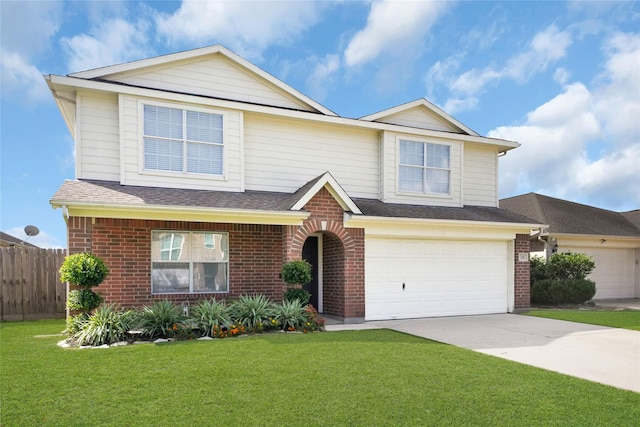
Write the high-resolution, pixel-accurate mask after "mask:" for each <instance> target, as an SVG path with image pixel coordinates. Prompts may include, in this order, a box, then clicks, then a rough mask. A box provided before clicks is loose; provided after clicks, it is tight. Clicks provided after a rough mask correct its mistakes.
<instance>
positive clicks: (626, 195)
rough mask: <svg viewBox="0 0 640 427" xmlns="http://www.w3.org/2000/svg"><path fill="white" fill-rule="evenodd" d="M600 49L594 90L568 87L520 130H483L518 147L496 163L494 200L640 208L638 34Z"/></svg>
mask: <svg viewBox="0 0 640 427" xmlns="http://www.w3.org/2000/svg"><path fill="white" fill-rule="evenodd" d="M606 49H607V54H608V55H609V56H608V59H607V61H606V64H605V66H604V69H605V71H604V73H603V75H602V76H600V80H599V81H598V82H597V83H598V84H599V86H597V87H595V88H593V89H591V90H589V89H588V88H587V87H586V86H585V85H584V84H582V83H573V84H570V85H567V86H565V88H564V91H563V92H562V93H561V94H559V95H557V96H556V97H554V98H553V99H551V100H550V101H548V102H546V103H545V104H543V105H541V106H539V107H538V108H536V109H535V110H534V111H532V112H530V113H529V114H528V115H527V119H526V123H525V124H524V125H522V126H503V127H499V128H496V129H494V130H492V131H490V132H489V134H488V136H491V137H497V138H504V139H509V140H515V141H518V142H520V143H522V147H520V148H518V149H516V150H513V151H510V152H509V153H508V154H507V156H506V157H504V158H502V159H501V163H500V185H501V197H506V196H511V195H516V194H522V193H526V192H530V191H534V192H540V193H543V194H547V195H550V196H554V197H560V198H565V199H569V200H573V201H577V202H582V203H587V204H593V205H596V206H599V207H603V208H606V209H613V210H629V209H637V208H638V207H639V206H640V192H639V191H637V185H635V183H637V182H640V167H639V165H640V122H639V121H638V117H640V97H639V96H638V94H639V93H640V91H639V89H640V88H639V87H638V84H639V83H638V82H639V81H640V64H639V61H640V35H638V34H618V35H616V36H614V37H612V38H611V39H610V40H609V41H608V43H607V45H606Z"/></svg>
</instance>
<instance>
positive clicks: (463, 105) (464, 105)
mask: <svg viewBox="0 0 640 427" xmlns="http://www.w3.org/2000/svg"><path fill="white" fill-rule="evenodd" d="M478 103H479V100H478V98H476V97H473V96H472V97H470V98H460V99H458V98H449V99H447V102H446V103H445V104H444V106H443V107H442V109H443V110H444V111H446V112H447V113H448V114H456V113H457V112H459V111H469V110H473V109H475V108H476V107H477V106H478Z"/></svg>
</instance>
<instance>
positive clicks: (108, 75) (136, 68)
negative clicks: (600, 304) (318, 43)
mask: <svg viewBox="0 0 640 427" xmlns="http://www.w3.org/2000/svg"><path fill="white" fill-rule="evenodd" d="M212 55H222V56H223V57H225V58H228V59H229V60H231V61H232V62H233V63H234V64H236V65H237V66H239V67H240V68H242V69H243V70H244V71H245V72H247V73H249V74H251V75H253V76H254V77H256V78H258V79H261V80H264V81H266V82H268V83H269V84H270V85H272V86H275V87H276V88H278V89H279V90H280V91H282V92H284V93H286V94H287V95H288V96H290V97H292V98H294V99H295V100H297V101H299V102H300V103H302V104H304V105H306V106H308V107H309V108H310V109H311V110H313V111H315V112H319V113H322V114H325V115H328V116H337V114H336V113H334V112H333V111H331V110H329V109H328V108H326V107H325V106H323V105H321V104H320V103H318V102H316V101H314V100H313V99H311V98H309V97H308V96H306V95H304V94H302V93H301V92H299V91H298V90H296V89H294V88H293V87H291V86H289V85H288V84H286V83H284V82H283V81H281V80H279V79H277V78H275V77H274V76H272V75H271V74H269V73H267V72H266V71H264V70H263V69H261V68H260V67H258V66H256V65H254V64H252V63H251V62H249V61H247V60H246V59H244V58H242V57H241V56H239V55H237V54H236V53H234V52H232V51H231V50H229V49H227V48H225V47H223V46H221V45H214V46H207V47H202V48H198V49H192V50H187V51H183V52H177V53H172V54H168V55H162V56H156V57H153V58H147V59H141V60H138V61H132V62H126V63H123V64H116V65H110V66H106V67H101V68H95V69H92V70H87V71H80V72H76V73H71V74H68V76H69V77H75V78H80V79H86V80H107V81H109V80H113V79H114V78H115V77H116V76H121V75H124V74H128V73H134V72H140V71H142V70H145V69H150V68H153V67H158V66H162V67H170V66H172V64H175V63H178V62H184V61H195V60H198V59H202V58H206V57H210V56H212Z"/></svg>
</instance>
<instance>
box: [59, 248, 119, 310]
mask: <svg viewBox="0 0 640 427" xmlns="http://www.w3.org/2000/svg"><path fill="white" fill-rule="evenodd" d="M107 274H109V269H108V268H107V266H106V265H105V264H104V261H103V260H102V259H101V258H99V257H97V256H95V255H93V254H89V253H77V254H73V255H69V256H67V257H65V259H64V262H63V263H62V266H61V267H60V280H61V281H63V282H69V283H72V284H74V285H76V286H79V287H80V289H73V290H71V291H69V296H68V298H67V308H69V309H71V310H75V311H80V312H82V314H85V315H86V313H88V312H90V311H91V310H93V309H95V308H97V307H98V306H99V305H100V304H101V303H102V297H101V296H100V295H98V294H97V293H95V292H93V291H92V290H91V288H92V287H94V286H98V285H99V284H100V283H102V281H103V280H104V279H105V277H107Z"/></svg>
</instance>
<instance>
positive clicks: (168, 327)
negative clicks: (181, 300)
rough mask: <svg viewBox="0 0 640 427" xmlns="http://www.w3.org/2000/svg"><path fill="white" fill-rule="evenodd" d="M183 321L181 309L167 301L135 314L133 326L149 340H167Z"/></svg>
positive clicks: (158, 302) (154, 304)
mask: <svg viewBox="0 0 640 427" xmlns="http://www.w3.org/2000/svg"><path fill="white" fill-rule="evenodd" d="M183 321H184V315H183V313H182V307H180V306H178V305H175V304H173V303H172V302H171V301H169V300H162V301H156V302H154V303H153V304H152V305H151V306H145V307H144V308H143V309H142V310H141V311H139V312H137V314H136V321H135V326H136V327H137V328H139V329H141V330H142V333H143V335H145V336H147V337H149V338H150V339H155V338H169V337H170V336H172V335H173V334H174V333H175V332H176V329H177V328H178V327H179V326H181V325H182V322H183Z"/></svg>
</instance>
